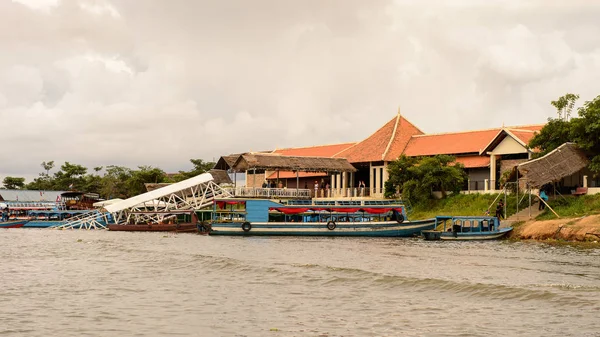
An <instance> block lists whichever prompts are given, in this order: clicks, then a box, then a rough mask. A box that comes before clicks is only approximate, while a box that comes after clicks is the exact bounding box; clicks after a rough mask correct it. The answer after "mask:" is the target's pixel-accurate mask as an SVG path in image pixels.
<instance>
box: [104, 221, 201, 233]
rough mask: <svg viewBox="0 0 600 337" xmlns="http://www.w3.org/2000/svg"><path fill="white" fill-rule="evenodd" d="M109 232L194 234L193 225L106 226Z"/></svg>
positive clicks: (194, 228) (194, 226)
mask: <svg viewBox="0 0 600 337" xmlns="http://www.w3.org/2000/svg"><path fill="white" fill-rule="evenodd" d="M108 230H109V231H124V232H196V231H197V229H196V224H195V223H179V224H135V225H108Z"/></svg>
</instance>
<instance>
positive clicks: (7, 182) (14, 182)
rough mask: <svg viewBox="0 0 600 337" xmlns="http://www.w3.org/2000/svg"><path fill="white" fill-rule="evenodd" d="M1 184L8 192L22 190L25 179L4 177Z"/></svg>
mask: <svg viewBox="0 0 600 337" xmlns="http://www.w3.org/2000/svg"><path fill="white" fill-rule="evenodd" d="M2 183H3V184H4V188H6V189H9V190H16V189H22V188H23V187H24V186H25V178H21V177H5V178H4V180H3V181H2Z"/></svg>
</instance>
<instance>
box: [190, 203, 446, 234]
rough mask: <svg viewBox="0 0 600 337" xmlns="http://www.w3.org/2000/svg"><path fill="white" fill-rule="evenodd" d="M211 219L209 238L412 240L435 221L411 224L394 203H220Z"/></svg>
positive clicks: (202, 228)
mask: <svg viewBox="0 0 600 337" xmlns="http://www.w3.org/2000/svg"><path fill="white" fill-rule="evenodd" d="M213 204H214V207H213V210H212V218H211V220H210V221H209V222H208V223H205V222H202V223H200V224H198V230H199V232H201V233H207V234H209V235H246V236H249V235H273V236H276V235H277V236H363V237H411V236H417V235H419V234H420V233H421V231H422V230H425V229H431V228H434V227H433V226H434V224H435V219H427V220H419V221H409V220H408V219H407V215H406V207H405V205H404V204H403V203H402V202H400V201H393V200H355V201H349V200H342V201H334V200H327V201H310V200H300V201H288V202H287V203H285V204H284V203H280V202H275V201H273V200H267V199H244V200H239V199H218V200H215V201H214V202H213Z"/></svg>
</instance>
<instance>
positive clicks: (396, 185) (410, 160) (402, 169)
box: [384, 155, 419, 198]
mask: <svg viewBox="0 0 600 337" xmlns="http://www.w3.org/2000/svg"><path fill="white" fill-rule="evenodd" d="M418 161H419V158H418V157H407V156H405V155H401V156H400V157H399V158H398V159H397V160H394V161H393V162H390V163H389V164H388V168H387V169H388V180H387V181H386V182H385V186H384V187H385V193H384V195H385V197H386V198H393V197H394V196H395V195H396V194H397V193H398V192H400V193H402V185H404V183H405V182H407V181H409V180H411V179H413V178H414V177H413V171H411V170H410V168H412V167H413V166H415V165H416V164H417V162H418ZM398 190H399V191H398Z"/></svg>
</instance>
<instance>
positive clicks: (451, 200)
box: [409, 194, 525, 220]
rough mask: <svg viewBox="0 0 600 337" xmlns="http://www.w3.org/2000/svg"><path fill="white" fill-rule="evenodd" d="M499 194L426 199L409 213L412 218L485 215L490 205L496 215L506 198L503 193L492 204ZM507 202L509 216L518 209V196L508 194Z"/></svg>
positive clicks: (458, 195) (492, 213) (491, 213)
mask: <svg viewBox="0 0 600 337" xmlns="http://www.w3.org/2000/svg"><path fill="white" fill-rule="evenodd" d="M497 196H498V194H457V195H450V196H448V197H446V198H443V199H432V200H426V201H425V202H422V203H419V204H413V205H412V213H411V214H409V218H410V219H411V220H419V219H428V218H432V217H435V216H436V215H455V216H459V215H464V216H471V215H484V214H485V211H486V210H487V209H488V207H490V215H494V214H495V213H496V205H497V204H498V201H500V198H502V200H504V195H501V196H500V198H498V199H497V200H496V202H494V204H493V205H491V204H492V202H493V201H494V199H496V197H497ZM521 197H522V196H521ZM523 203H525V200H523ZM506 204H507V207H506V213H507V216H510V215H512V214H514V213H515V212H516V209H517V205H516V196H515V195H508V196H507V198H506ZM490 205H491V206H490ZM520 208H522V206H521V207H520Z"/></svg>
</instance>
